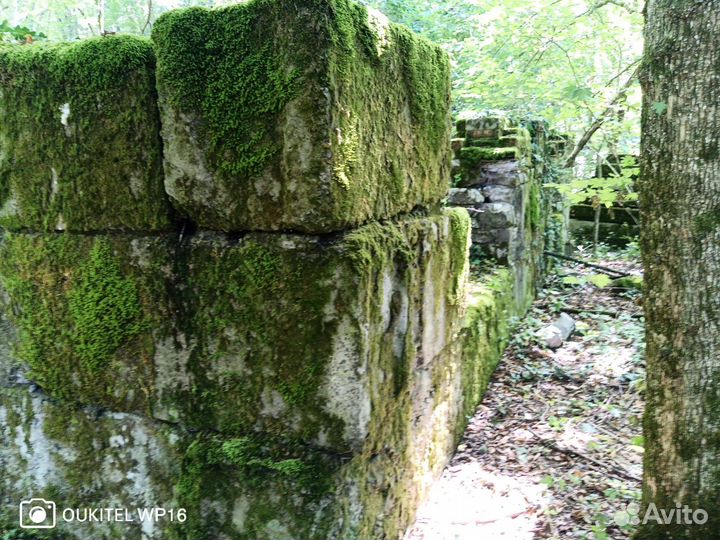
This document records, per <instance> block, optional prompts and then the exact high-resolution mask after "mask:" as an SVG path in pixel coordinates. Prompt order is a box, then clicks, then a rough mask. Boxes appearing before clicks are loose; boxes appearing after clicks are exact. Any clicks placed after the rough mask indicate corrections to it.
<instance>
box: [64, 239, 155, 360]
mask: <svg viewBox="0 0 720 540" xmlns="http://www.w3.org/2000/svg"><path fill="white" fill-rule="evenodd" d="M68 311H69V313H70V316H71V318H72V323H73V328H74V331H73V337H74V339H75V341H76V344H75V351H76V352H77V355H78V357H79V359H80V362H81V363H82V364H83V366H84V367H85V368H86V369H89V370H98V369H100V368H102V367H104V366H105V364H106V363H107V362H108V360H109V359H110V358H111V357H112V356H113V354H115V352H116V351H117V350H118V349H119V348H120V347H121V346H122V345H123V344H124V343H126V342H127V341H129V340H131V339H132V338H134V337H135V336H137V335H138V334H139V333H140V331H141V330H142V327H143V321H142V310H141V307H140V301H139V298H138V291H137V288H136V287H135V283H134V282H133V280H132V279H129V278H127V277H125V276H123V275H122V272H121V270H120V267H119V265H118V262H117V260H116V259H115V255H114V254H113V252H112V249H111V247H110V246H109V245H108V244H107V243H105V242H103V241H98V242H95V243H94V244H93V247H92V249H91V251H90V255H89V258H88V261H87V262H86V263H85V264H84V265H83V266H81V267H80V268H79V271H78V276H77V281H76V282H75V284H74V285H73V287H72V288H71V289H70V291H69V292H68Z"/></svg>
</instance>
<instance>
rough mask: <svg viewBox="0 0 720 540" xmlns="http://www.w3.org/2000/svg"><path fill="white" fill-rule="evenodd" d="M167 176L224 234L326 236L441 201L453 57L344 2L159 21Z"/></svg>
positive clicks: (182, 202) (312, 1)
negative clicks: (260, 233) (259, 232)
mask: <svg viewBox="0 0 720 540" xmlns="http://www.w3.org/2000/svg"><path fill="white" fill-rule="evenodd" d="M152 38H153V41H154V43H155V48H156V53H157V58H158V71H157V79H158V92H159V98H160V109H161V114H162V125H163V139H164V144H165V149H164V159H165V174H166V176H165V185H166V190H167V192H168V194H169V195H170V196H171V197H172V199H173V200H174V202H175V204H176V205H177V206H178V208H179V209H180V210H181V211H182V212H183V213H185V214H186V215H187V216H189V218H190V219H192V220H194V221H195V222H197V223H198V224H199V225H200V226H201V227H203V228H208V229H214V230H220V231H226V232H230V231H258V230H261V231H277V230H292V231H301V232H306V233H326V232H331V231H340V230H345V229H349V228H352V227H354V226H357V225H359V224H362V223H365V222H367V221H370V220H373V219H379V218H387V217H390V216H394V215H396V214H399V213H402V212H407V211H410V210H412V209H413V208H415V207H418V206H428V205H430V204H432V203H435V202H438V201H440V200H441V199H442V197H443V196H444V195H445V193H446V191H447V186H448V185H449V176H450V157H451V156H450V154H451V151H450V145H449V140H450V118H449V110H450V108H449V104H450V67H449V61H448V57H447V55H446V54H445V53H444V52H443V51H442V50H441V49H440V48H439V47H438V46H436V45H434V44H432V43H430V42H428V41H426V40H424V39H423V38H420V37H418V36H416V35H414V34H413V33H412V32H411V31H409V30H408V29H407V28H405V27H402V26H398V25H395V24H391V23H389V22H388V21H387V19H386V18H385V17H384V16H382V15H381V14H379V13H377V12H374V11H369V10H368V9H367V8H365V7H363V6H360V5H358V4H355V3H352V2H350V1H349V0H300V1H297V0H252V1H250V2H248V3H244V4H241V5H237V6H231V7H227V8H222V9H213V10H208V9H204V8H197V7H193V8H188V9H183V10H177V11H172V12H169V13H167V14H165V15H163V16H162V17H160V18H159V19H158V21H157V22H156V24H155V26H154V28H153V34H152Z"/></svg>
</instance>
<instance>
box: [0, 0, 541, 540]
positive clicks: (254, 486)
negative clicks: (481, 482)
mask: <svg viewBox="0 0 720 540" xmlns="http://www.w3.org/2000/svg"><path fill="white" fill-rule="evenodd" d="M380 88H381V89H382V92H378V89H380ZM449 91H450V84H449V63H448V59H447V57H446V56H445V54H444V53H442V52H441V51H440V49H439V48H438V47H436V46H434V45H432V44H430V43H429V42H426V41H424V40H422V39H420V38H418V37H416V36H414V35H413V34H412V33H410V32H409V31H408V30H406V29H404V28H403V27H399V26H396V25H392V24H389V23H388V22H387V20H385V19H384V17H382V16H381V15H380V14H377V13H373V12H368V11H367V10H366V9H365V8H363V7H360V6H357V5H355V4H352V3H350V2H348V1H346V0H301V1H297V0H293V1H292V2H291V1H290V0H278V1H276V2H266V1H264V0H254V1H252V2H250V3H247V4H242V5H239V6H234V7H229V8H223V9H221V10H205V9H201V8H190V9H186V10H180V11H177V12H171V13H169V14H167V15H165V16H163V17H162V18H161V19H160V20H158V22H157V24H156V26H155V29H154V32H153V40H152V41H147V40H143V39H137V38H131V37H124V36H111V37H105V38H101V39H92V40H87V41H82V42H76V43H67V44H55V45H27V46H17V47H3V48H0V92H1V94H0V95H1V96H2V99H0V224H1V225H2V227H3V234H2V240H1V242H0V252H1V253H0V293H1V294H0V304H1V306H2V309H0V326H1V328H2V333H1V334H0V531H8V530H13V529H16V528H17V527H18V521H17V520H18V507H17V505H18V503H19V502H20V501H21V500H25V499H28V498H30V497H43V498H45V499H50V500H53V501H54V502H55V503H56V505H57V508H58V509H59V511H58V525H57V528H56V529H55V530H53V531H50V537H53V536H55V537H58V538H59V537H62V536H63V535H64V536H65V537H72V538H82V539H85V538H96V539H105V538H108V539H109V538H117V539H121V538H126V539H132V540H135V539H137V538H147V539H173V538H175V539H192V540H197V539H198V538H216V539H238V538H252V539H264V538H267V539H278V538H308V539H312V538H318V539H327V538H342V539H352V538H398V537H399V536H401V535H402V533H403V531H404V529H405V528H406V526H407V525H408V524H409V523H410V522H411V521H412V519H413V515H414V512H415V509H416V507H417V505H418V504H419V503H420V502H421V501H422V499H423V498H424V497H425V494H426V493H427V490H428V488H429V486H430V484H431V483H432V481H433V480H434V479H435V478H437V476H438V475H439V474H440V473H441V471H442V469H443V467H444V466H445V464H446V463H447V460H448V457H449V456H450V454H451V453H452V451H453V449H454V447H455V445H456V443H457V440H458V438H459V436H460V434H461V433H462V431H463V429H464V426H465V421H466V418H467V415H468V414H470V413H471V412H472V410H473V409H474V407H475V406H476V405H477V403H478V401H479V400H480V399H481V397H482V394H483V392H484V390H485V387H486V385H487V381H488V379H489V376H490V374H491V372H492V370H493V368H494V366H495V364H496V362H497V360H498V358H499V357H500V354H501V352H502V349H503V347H504V343H505V341H506V339H507V335H508V321H509V318H510V317H511V316H512V315H516V314H519V313H520V312H521V311H522V309H523V307H524V306H525V305H527V301H528V299H529V298H530V296H531V295H532V290H531V287H526V286H525V285H522V287H521V288H518V287H519V286H518V283H519V282H518V279H520V278H518V277H517V275H516V274H515V273H513V272H510V271H508V270H506V269H496V270H494V271H492V272H489V273H487V274H485V275H482V276H477V275H476V276H474V277H473V278H472V279H471V280H470V279H469V260H468V248H469V244H470V233H471V223H470V219H469V217H468V215H467V212H466V211H465V210H463V209H457V208H455V209H453V208H442V206H441V201H442V199H443V197H445V196H446V194H447V189H448V185H449V184H450V167H451V159H450V158H451V150H450V144H449V141H450V121H449ZM518 133H520V131H519V130H518ZM502 136H503V137H504V136H505V134H502ZM460 152H461V154H467V149H465V152H463V151H462V150H460ZM502 152H510V151H509V150H507V149H506V150H503V151H501V153H502ZM502 155H505V154H502ZM461 157H463V156H461ZM467 157H468V156H467V155H465V156H464V158H467ZM470 157H472V156H470ZM471 161H472V160H471ZM462 163H463V162H462V160H461V164H462ZM469 163H470V162H468V161H466V164H467V165H468V167H469ZM473 163H475V162H473ZM497 163H500V162H496V164H497ZM476 165H478V166H479V167H480V166H481V165H482V167H484V168H483V169H482V170H483V171H486V170H489V169H488V167H489V166H487V165H485V164H484V161H483V164H481V163H480V162H478V163H476ZM515 170H516V171H519V170H520V167H519V166H517V165H516V166H515ZM468 171H470V168H468ZM472 174H479V173H478V171H476V170H475V169H473V170H472ZM483 174H485V173H483ZM497 174H500V173H497ZM503 174H505V177H506V178H507V177H508V174H507V171H506V173H503ZM513 174H516V176H517V175H519V173H513ZM516 183H517V182H516ZM479 185H480V184H469V185H468V187H469V188H475V186H479ZM496 185H497V186H500V187H516V186H514V185H512V186H511V185H508V186H501V185H500V184H499V183H496ZM533 185H534V184H533ZM495 191H496V193H497V194H498V195H491V190H489V191H487V194H486V193H484V192H483V191H482V187H481V188H480V189H474V191H473V189H469V190H468V192H467V193H468V196H477V197H480V196H482V200H474V201H473V204H471V205H468V206H471V207H474V206H475V204H476V203H478V204H481V205H492V204H495V205H498V204H499V205H500V206H486V207H485V208H487V210H488V211H489V213H488V215H491V214H492V215H493V216H496V218H497V220H496V222H494V223H495V225H493V227H492V228H490V229H487V228H486V229H483V228H480V227H478V226H477V223H478V222H477V220H475V225H474V229H473V236H474V237H475V238H476V239H477V238H479V235H481V233H483V232H487V230H493V231H499V230H501V229H503V228H504V229H507V230H509V229H512V228H513V227H514V228H517V227H518V226H519V225H518V224H525V225H526V227H527V228H529V229H528V230H531V231H534V233H533V237H532V238H533V240H531V241H530V244H531V246H533V250H535V251H532V253H534V254H536V252H537V249H536V247H537V245H539V244H537V242H540V240H537V231H539V227H540V225H538V223H540V222H541V218H540V210H539V209H538V208H539V206H538V205H537V204H536V205H535V206H533V204H532V201H533V200H534V199H533V195H532V190H530V191H528V192H527V193H525V192H523V195H522V197H520V199H521V200H520V199H516V198H514V196H513V197H511V198H510V199H508V201H515V202H517V201H518V200H519V202H518V204H520V206H519V207H515V211H516V212H517V215H515V216H514V217H513V216H510V214H509V213H508V214H507V216H506V215H505V214H504V213H503V212H504V210H507V209H508V208H507V207H506V206H502V204H510V203H509V202H505V203H503V201H499V200H498V202H495V201H494V200H493V197H496V196H497V197H500V196H501V194H500V193H501V190H498V189H496V190H495ZM457 193H458V192H453V195H452V198H453V200H455V199H456V197H458V194H457ZM472 193H479V195H472ZM486 196H487V197H488V199H489V200H488V201H487V202H486V199H485V197H486ZM528 208H531V209H532V211H528V210H527V209H528ZM479 209H480V210H482V209H483V207H480V208H479ZM476 210H477V209H476ZM526 216H528V217H526ZM511 217H512V220H513V221H512V223H511V219H510V218H511ZM502 219H506V221H501V220H502ZM508 245H510V244H508ZM497 249H498V250H501V249H502V248H501V247H500V246H497ZM505 249H506V253H507V256H508V258H512V257H516V256H519V255H517V254H516V253H515V251H512V250H511V249H509V248H505ZM538 249H539V248H538ZM511 251H512V253H511ZM497 253H498V254H501V253H500V251H497ZM523 256H524V255H523ZM534 256H535V255H533V257H534ZM527 260H532V261H535V260H536V259H534V258H531V259H527ZM532 276H533V277H532V278H527V281H528V282H529V281H531V280H534V279H535V277H534V276H535V274H532ZM523 283H524V282H523ZM88 507H100V508H118V507H122V508H129V509H131V510H132V509H135V508H138V507H164V508H166V509H174V510H175V511H177V510H178V509H181V508H182V509H184V510H185V511H186V514H184V515H185V516H186V519H180V520H179V519H178V515H177V514H175V518H174V519H170V517H169V516H166V517H165V519H162V520H160V521H158V522H156V523H155V522H151V521H144V522H141V521H139V520H138V519H137V516H135V520H134V521H133V522H131V523H123V522H112V521H107V520H103V521H101V522H84V523H65V522H64V521H63V520H62V515H61V511H62V509H64V508H88ZM56 533H57V534H56ZM11 534H12V533H11Z"/></svg>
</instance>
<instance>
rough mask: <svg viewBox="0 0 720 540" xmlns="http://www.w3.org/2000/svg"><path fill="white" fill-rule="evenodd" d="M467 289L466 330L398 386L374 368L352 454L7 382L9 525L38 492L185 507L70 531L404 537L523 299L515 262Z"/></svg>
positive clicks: (0, 413) (111, 503)
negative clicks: (76, 401)
mask: <svg viewBox="0 0 720 540" xmlns="http://www.w3.org/2000/svg"><path fill="white" fill-rule="evenodd" d="M377 277H380V276H377ZM469 289H470V291H469V295H468V297H467V299H466V302H467V303H466V309H465V310H464V312H463V317H462V321H461V322H460V324H459V325H458V331H457V333H456V334H455V336H454V338H453V340H452V341H451V342H449V343H446V344H445V347H444V348H443V350H442V351H440V352H439V353H438V354H437V355H436V356H435V357H434V358H432V359H422V361H421V359H420V358H418V359H417V360H416V361H415V362H414V363H413V365H412V366H411V367H412V369H410V370H408V371H407V373H406V375H405V380H404V381H403V383H402V384H401V385H398V384H396V380H394V379H390V378H388V376H389V372H388V371H377V372H376V373H375V375H374V385H373V387H374V392H376V393H377V394H378V395H379V394H382V393H385V394H386V397H385V398H384V399H382V400H378V401H374V403H373V419H372V421H371V424H370V429H369V431H368V434H367V436H366V437H365V439H364V440H363V444H362V447H361V448H360V449H359V450H358V451H356V452H354V453H337V452H335V451H329V450H328V449H322V448H318V447H315V446H313V445H311V444H306V443H298V442H297V441H293V440H292V439H287V438H282V437H277V436H270V435H268V434H267V433H260V432H257V431H255V430H249V431H246V432H242V433H240V432H238V433H234V434H220V433H218V432H217V431H214V430H196V429H193V430H188V429H185V428H184V427H183V426H182V425H178V424H175V423H168V422H158V421H154V420H151V419H148V418H143V417H141V416H139V415H134V414H125V413H117V412H110V411H103V410H100V409H97V408H89V407H84V408H83V407H75V406H69V405H67V404H65V405H63V404H61V403H58V402H56V401H54V400H52V399H49V398H48V397H47V396H45V395H44V394H43V393H42V391H39V390H38V389H37V388H34V387H32V386H31V385H29V384H27V382H17V381H16V382H15V383H12V384H7V383H5V384H0V463H1V464H2V465H3V466H4V467H5V469H4V470H5V471H6V472H5V474H3V475H0V500H1V501H2V506H0V529H1V528H2V525H1V524H2V523H3V522H4V521H10V520H13V521H14V520H15V519H17V518H16V516H17V503H18V501H19V500H21V499H23V498H27V496H28V494H33V496H38V497H44V498H46V499H51V500H53V501H55V502H56V503H57V506H58V509H59V510H60V511H61V510H63V509H65V508H67V507H70V508H75V507H81V508H85V507H100V508H116V507H120V508H125V507H127V508H129V509H130V511H131V512H133V511H134V509H136V508H138V507H146V506H150V507H155V506H157V507H164V508H166V509H173V510H175V511H177V510H179V509H184V514H183V515H184V516H185V518H186V519H184V520H183V521H178V520H175V521H171V520H170V519H169V518H168V517H167V516H166V517H165V519H161V520H160V521H159V522H158V523H155V524H153V523H150V522H145V523H143V522H140V521H139V520H137V519H136V520H135V521H133V522H131V523H109V522H107V521H106V522H101V523H65V522H64V521H62V520H59V530H60V532H63V533H66V534H67V535H68V536H69V537H71V538H102V539H110V538H113V539H128V540H130V539H136V538H141V537H143V538H147V539H148V540H155V539H165V538H218V539H228V540H230V539H234V540H236V539H243V538H248V539H256V540H265V539H268V540H269V539H276V538H308V539H331V538H332V539H342V540H350V539H362V538H397V537H400V536H401V535H402V533H403V531H404V529H405V527H406V526H407V525H408V524H409V522H410V521H411V520H412V518H413V513H414V511H415V508H416V507H417V505H418V504H419V503H420V502H421V501H422V500H423V498H424V497H425V495H426V494H427V490H428V489H429V487H430V485H431V483H432V481H433V480H434V479H435V478H437V476H438V475H439V474H440V473H441V471H442V469H443V468H444V466H445V464H446V462H447V458H448V456H450V455H451V454H452V451H453V449H454V447H455V445H456V444H457V441H458V440H459V437H460V436H461V434H462V431H463V428H464V426H465V419H466V418H467V417H468V416H469V415H471V414H472V412H473V410H474V408H475V406H476V405H477V403H478V401H479V400H480V399H481V398H482V395H483V393H484V391H485V388H486V386H487V383H488V380H489V378H490V375H491V373H492V371H493V369H494V367H495V365H496V364H497V361H498V359H499V358H500V355H501V354H502V350H503V347H504V344H505V343H506V342H507V339H508V335H509V331H510V328H509V324H508V321H509V319H510V317H512V316H513V315H516V314H517V313H519V310H521V309H522V306H520V305H518V304H516V303H514V298H513V290H512V289H513V278H512V275H511V273H510V272H509V271H507V270H504V269H501V270H497V271H495V272H494V273H492V274H489V275H486V276H484V277H483V278H482V279H480V280H479V281H473V282H472V283H471V284H470V287H469ZM391 304H392V302H391ZM401 304H402V303H401ZM391 311H392V309H391ZM410 319H411V318H410ZM391 326H392V324H391ZM385 340H387V341H389V342H392V341H393V335H392V334H391V333H387V334H386V335H385ZM415 345H417V344H415ZM176 515H177V514H176Z"/></svg>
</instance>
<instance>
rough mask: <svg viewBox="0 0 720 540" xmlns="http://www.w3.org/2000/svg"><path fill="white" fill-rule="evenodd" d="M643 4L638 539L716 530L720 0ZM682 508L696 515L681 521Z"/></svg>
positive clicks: (719, 518)
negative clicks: (643, 372) (642, 384)
mask: <svg viewBox="0 0 720 540" xmlns="http://www.w3.org/2000/svg"><path fill="white" fill-rule="evenodd" d="M646 10H647V11H646V17H647V20H646V27H645V58H644V62H643V68H642V73H641V77H640V78H641V83H642V86H643V94H644V97H643V114H642V148H641V156H642V157H641V162H642V163H641V179H640V182H639V191H640V206H641V220H642V232H641V243H642V251H643V265H644V267H645V314H646V324H647V330H646V337H647V406H646V410H645V419H644V431H645V463H644V466H645V473H644V482H643V508H642V510H641V513H640V518H641V519H642V518H643V517H649V518H650V521H649V522H648V523H646V524H645V525H641V527H640V532H639V535H638V538H642V539H652V540H661V539H671V538H672V539H697V540H710V539H720V151H719V148H718V143H719V141H718V137H719V136H720V110H719V109H718V107H720V41H719V38H718V36H720V0H649V1H648V2H647V7H646ZM651 504H652V505H655V506H654V507H653V506H651ZM678 505H679V506H680V509H679V510H678V509H677V507H678ZM684 505H687V507H689V509H690V510H691V511H693V510H700V509H702V510H704V511H705V512H707V514H703V513H702V512H699V511H698V512H695V514H694V516H695V520H694V521H696V523H695V524H688V523H687V522H688V521H689V522H692V521H693V519H692V516H693V514H692V512H687V511H683V506H684ZM653 508H655V509H656V512H655V513H653V512H652V510H653ZM646 509H649V510H650V512H648V513H647V514H646ZM672 510H675V512H674V513H673V514H672V516H670V515H669V513H670V511H672ZM662 511H664V512H665V516H662V514H661V512H662ZM703 518H706V519H707V520H706V521H705V523H704V524H703V523H700V522H702V521H703V520H704V519H703ZM658 521H671V523H669V524H661V523H658Z"/></svg>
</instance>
